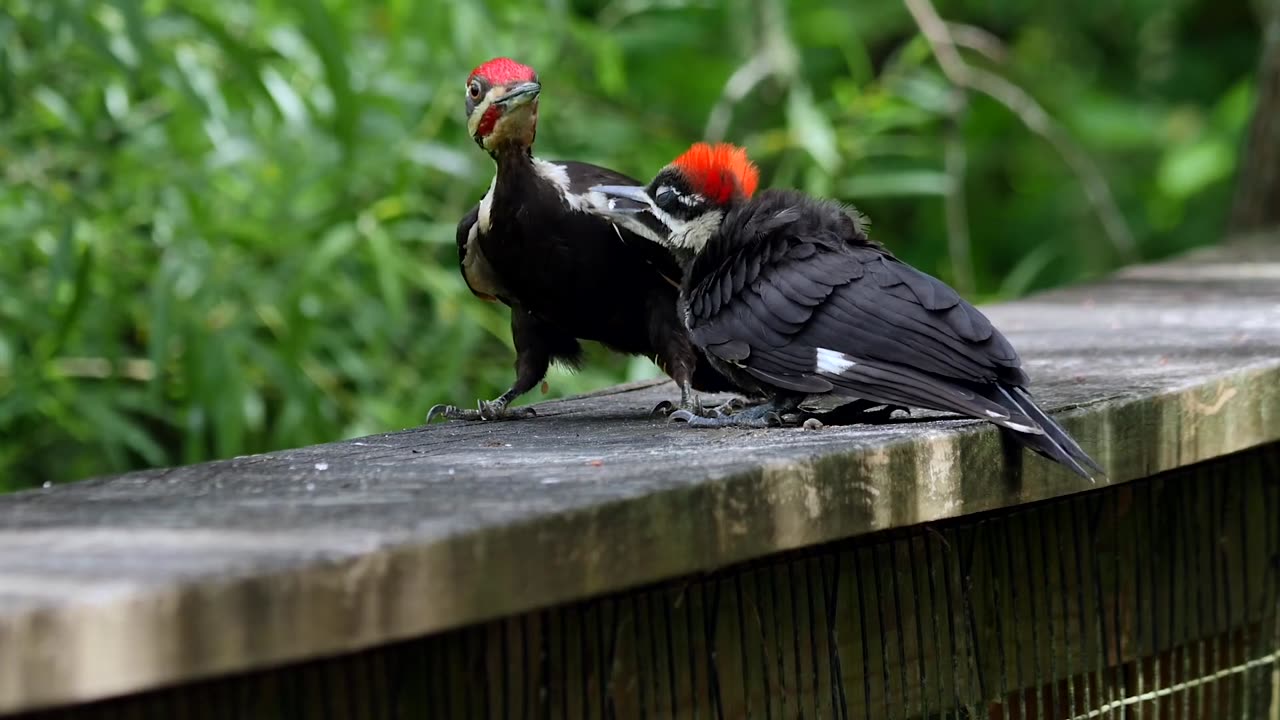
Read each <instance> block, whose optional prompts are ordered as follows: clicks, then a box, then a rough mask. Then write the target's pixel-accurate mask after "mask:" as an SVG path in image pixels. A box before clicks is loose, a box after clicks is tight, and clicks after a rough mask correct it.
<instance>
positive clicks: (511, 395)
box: [427, 384, 538, 423]
mask: <svg viewBox="0 0 1280 720" xmlns="http://www.w3.org/2000/svg"><path fill="white" fill-rule="evenodd" d="M525 392H526V391H524V390H520V386H519V385H518V384H517V385H513V386H512V387H511V389H510V390H507V391H506V392H504V393H502V394H501V395H499V396H498V397H496V398H494V399H492V400H477V401H476V409H475V410H470V409H467V408H460V407H458V406H456V405H444V404H441V405H436V406H435V407H433V408H431V409H430V410H428V411H427V422H428V423H429V422H431V421H432V420H434V419H436V418H437V417H443V418H445V419H446V420H521V419H524V418H531V417H536V416H537V414H538V413H536V412H534V409H533V408H531V407H518V408H512V407H508V405H510V404H511V401H512V400H515V399H516V398H518V397H520V396H521V395H523V394H524V393H525Z"/></svg>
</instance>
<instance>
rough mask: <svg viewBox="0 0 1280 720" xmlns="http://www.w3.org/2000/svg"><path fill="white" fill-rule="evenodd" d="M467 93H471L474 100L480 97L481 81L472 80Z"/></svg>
mask: <svg viewBox="0 0 1280 720" xmlns="http://www.w3.org/2000/svg"><path fill="white" fill-rule="evenodd" d="M467 95H469V96H470V97H471V99H472V100H479V99H480V81H479V80H472V81H471V82H470V83H468V84H467Z"/></svg>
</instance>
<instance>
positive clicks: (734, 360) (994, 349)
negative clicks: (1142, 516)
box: [593, 144, 1102, 477]
mask: <svg viewBox="0 0 1280 720" xmlns="http://www.w3.org/2000/svg"><path fill="white" fill-rule="evenodd" d="M757 181H758V173H757V171H756V168H755V166H754V165H753V164H752V163H751V161H750V160H749V159H748V158H747V155H746V152H745V151H744V150H742V149H741V148H737V147H734V146H732V145H727V144H720V145H716V146H714V147H713V146H709V145H706V144H697V145H694V146H693V147H692V148H690V149H689V151H688V152H686V153H684V154H683V155H681V156H680V157H679V158H677V159H676V160H675V161H674V162H672V163H671V164H670V165H668V166H667V167H665V168H663V170H662V171H661V172H659V173H658V175H657V177H655V178H654V179H653V181H652V182H650V183H649V185H648V186H647V187H636V186H630V187H627V186H597V187H595V188H593V189H594V190H595V191H598V192H601V193H604V194H606V195H608V196H609V197H611V198H613V202H612V203H611V204H604V205H600V206H598V207H597V211H598V212H603V213H607V214H608V215H609V216H621V215H625V214H632V215H635V214H641V213H643V214H645V215H652V216H654V217H656V218H658V219H659V220H661V221H662V223H663V224H664V225H665V226H666V228H667V232H666V234H665V235H663V236H662V242H663V243H664V244H666V245H667V246H669V247H671V248H673V249H676V250H677V251H678V253H677V254H678V255H680V256H682V257H689V256H691V257H692V259H691V260H690V261H689V262H687V263H686V268H685V275H684V279H683V283H682V287H681V305H682V308H683V314H684V319H685V323H686V325H687V326H688V329H689V332H690V335H691V337H692V338H693V341H694V343H695V344H696V345H697V346H698V348H699V349H701V350H702V351H703V352H705V353H706V355H707V357H708V358H709V359H710V360H711V363H712V364H713V365H714V366H715V367H716V368H717V369H719V370H720V371H721V372H723V373H724V374H725V375H726V376H727V377H729V378H730V379H732V380H733V381H734V382H735V383H737V384H738V385H739V386H740V387H744V388H754V389H756V390H758V391H759V392H761V393H763V394H765V395H767V396H768V397H769V401H768V402H766V403H764V404H762V405H758V406H756V407H753V408H750V409H747V410H743V411H741V412H738V413H735V414H732V415H727V416H710V417H708V416H700V415H696V414H694V413H691V412H688V411H686V410H681V411H678V412H675V413H672V415H671V417H672V419H676V420H685V421H687V422H688V423H689V424H690V425H695V426H702V427H720V426H726V425H744V426H750V427H763V426H768V425H775V424H779V423H780V422H782V419H783V418H784V417H788V418H789V417H791V416H792V415H793V414H794V415H797V416H804V415H805V413H803V412H800V413H798V412H797V410H798V408H799V406H800V404H801V403H802V402H804V401H805V400H806V399H808V398H812V397H814V396H824V395H830V396H834V397H844V398H851V399H856V400H854V402H851V403H849V404H848V405H846V406H844V407H847V408H852V407H855V406H857V407H858V408H861V409H865V408H868V407H878V406H886V407H887V408H888V409H889V412H892V409H893V408H895V407H898V406H906V407H917V408H926V409H931V410H941V411H946V412H956V413H960V414H962V415H967V416H970V417H974V418H978V419H982V420H988V421H991V422H993V423H995V424H997V425H998V426H1000V427H1002V428H1004V429H1005V430H1007V431H1008V432H1009V433H1010V434H1011V435H1012V436H1013V437H1014V438H1016V439H1017V440H1018V441H1019V442H1021V443H1022V444H1023V445H1025V446H1027V447H1030V448H1031V449H1032V450H1034V451H1036V452H1037V453H1040V454H1041V455H1044V456H1046V457H1048V458H1050V459H1052V460H1056V461H1057V462H1059V463H1062V464H1063V465H1065V466H1067V467H1068V468H1070V469H1071V470H1073V471H1075V472H1076V473H1079V474H1080V475H1083V476H1085V477H1092V474H1093V473H1095V472H1096V473H1099V474H1101V473H1102V468H1100V467H1099V466H1098V464H1097V463H1095V462H1094V461H1093V460H1092V459H1091V458H1090V457H1089V456H1088V455H1087V454H1086V453H1085V452H1084V451H1083V450H1082V449H1081V448H1080V446H1079V445H1077V444H1076V442H1075V441H1074V440H1072V439H1071V438H1070V437H1069V436H1068V435H1067V433H1066V431H1065V430H1064V429H1063V428H1062V426H1060V425H1059V424H1058V423H1056V422H1054V420H1053V419H1052V418H1050V417H1049V416H1048V415H1046V414H1045V413H1044V412H1043V411H1041V409H1040V408H1039V407H1037V406H1036V404H1035V402H1034V401H1033V400H1032V398H1031V395H1030V394H1029V393H1028V392H1027V390H1026V386H1027V384H1028V382H1029V381H1028V378H1027V375H1026V373H1024V372H1023V371H1022V368H1021V361H1020V360H1019V358H1018V354H1017V352H1015V351H1014V349H1013V346H1012V345H1010V344H1009V341H1008V340H1006V339H1005V337H1004V336H1003V335H1002V334H1001V333H1000V332H999V331H998V330H996V329H995V328H994V327H992V325H991V322H990V321H989V320H988V319H987V318H986V317H985V316H984V315H983V314H982V313H981V312H979V311H978V310H977V309H976V308H974V307H973V306H972V305H970V304H969V303H967V302H965V301H964V300H963V299H961V298H960V296H959V295H957V294H956V292H955V290H953V289H951V288H950V287H948V286H947V285H946V284H944V283H943V282H942V281H940V280H938V279H936V278H934V277H931V276H929V275H927V274H925V273H923V272H921V271H919V270H916V269H915V268H913V267H911V266H909V265H907V264H905V263H903V262H902V261H900V260H898V259H897V258H895V257H894V256H893V255H892V254H890V253H889V251H888V250H886V249H885V248H883V247H881V246H880V245H879V244H878V243H875V242H872V241H871V240H870V239H869V238H868V237H867V233H866V230H865V228H864V226H863V221H862V218H861V217H860V216H859V215H857V214H856V212H853V211H851V209H850V208H846V207H844V206H842V205H840V204H837V203H835V202H832V201H828V200H820V199H815V198H811V197H808V196H806V195H804V194H803V193H800V192H798V191H795V190H783V189H774V190H765V191H762V192H760V193H759V194H758V195H755V194H754V191H755V189H756V185H757ZM838 410H839V409H837V411H833V412H838Z"/></svg>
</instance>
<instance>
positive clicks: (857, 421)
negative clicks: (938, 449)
mask: <svg viewBox="0 0 1280 720" xmlns="http://www.w3.org/2000/svg"><path fill="white" fill-rule="evenodd" d="M899 410H901V411H902V412H904V413H906V414H907V415H910V414H911V410H910V409H909V408H905V407H903V406H901V405H886V404H884V403H875V402H871V401H869V400H854V401H853V402H850V403H846V404H844V405H841V406H840V407H837V408H832V409H831V410H827V411H826V412H811V411H808V410H801V411H800V412H798V413H796V415H795V420H796V421H798V422H800V423H802V424H803V425H804V427H806V428H807V429H817V428H820V427H822V426H823V425H878V424H882V423H886V422H888V421H889V420H890V419H892V417H893V414H894V413H895V412H897V411H899ZM811 420H812V421H815V423H816V425H815V424H811V423H810V422H809V421H811Z"/></svg>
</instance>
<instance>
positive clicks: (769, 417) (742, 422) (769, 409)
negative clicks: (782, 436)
mask: <svg viewBox="0 0 1280 720" xmlns="http://www.w3.org/2000/svg"><path fill="white" fill-rule="evenodd" d="M669 419H670V420H671V421H672V422H675V421H680V422H684V423H688V425H689V427H697V428H719V427H749V428H767V427H779V426H781V425H782V416H781V415H779V414H778V411H777V410H776V409H775V408H774V406H773V404H772V403H762V404H760V405H756V406H754V407H750V408H747V409H746V410H742V411H739V412H736V413H732V414H729V415H713V416H706V415H695V414H693V413H691V412H689V411H688V410H677V411H675V412H673V413H671V415H670V416H669Z"/></svg>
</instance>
